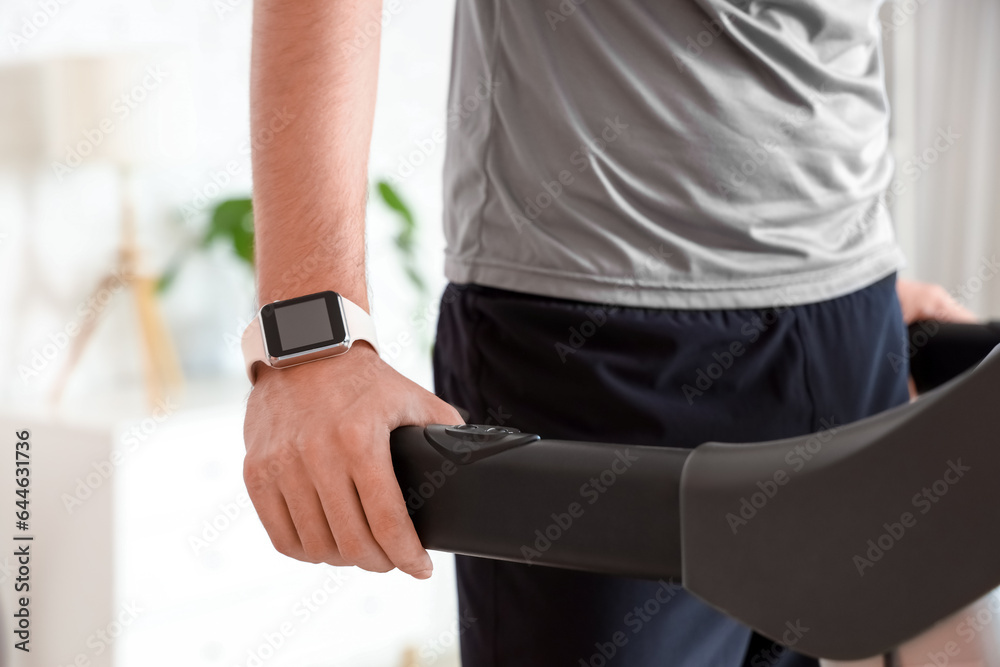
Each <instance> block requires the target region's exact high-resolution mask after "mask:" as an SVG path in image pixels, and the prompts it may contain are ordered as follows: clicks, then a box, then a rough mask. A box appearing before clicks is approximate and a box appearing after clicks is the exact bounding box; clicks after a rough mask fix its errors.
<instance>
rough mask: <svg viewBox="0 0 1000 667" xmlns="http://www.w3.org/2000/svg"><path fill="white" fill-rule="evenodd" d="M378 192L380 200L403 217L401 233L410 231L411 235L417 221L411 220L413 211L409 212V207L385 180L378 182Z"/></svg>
mask: <svg viewBox="0 0 1000 667" xmlns="http://www.w3.org/2000/svg"><path fill="white" fill-rule="evenodd" d="M378 193H379V195H380V196H381V197H382V201H384V202H385V203H386V206H388V207H389V208H391V209H392V210H393V211H396V212H397V213H399V216H400V217H401V218H402V219H403V222H404V231H403V234H406V233H410V234H411V235H412V233H413V230H414V229H416V227H417V223H416V222H415V221H414V220H413V213H411V212H410V207H409V206H407V205H406V204H404V203H403V200H402V198H400V196H399V194H398V193H397V192H396V190H395V189H394V188H393V187H392V186H391V185H389V183H388V182H387V181H379V182H378Z"/></svg>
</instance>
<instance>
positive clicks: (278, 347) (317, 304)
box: [260, 292, 347, 357]
mask: <svg viewBox="0 0 1000 667" xmlns="http://www.w3.org/2000/svg"><path fill="white" fill-rule="evenodd" d="M260 317H261V322H262V323H263V325H264V340H265V344H266V346H267V353H268V355H269V356H271V357H286V356H289V355H293V354H300V353H303V352H310V351H313V350H317V349H320V348H324V347H331V346H334V345H340V344H342V343H344V341H345V339H346V338H347V331H346V329H345V327H344V316H343V313H342V311H341V307H340V296H339V295H338V294H337V293H336V292H320V293H319V294H310V295H308V296H300V297H297V298H295V299H288V300H287V301H277V302H275V303H271V304H268V305H266V306H264V307H263V308H261V311H260Z"/></svg>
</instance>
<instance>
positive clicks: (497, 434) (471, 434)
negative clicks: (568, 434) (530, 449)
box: [424, 424, 541, 464]
mask: <svg viewBox="0 0 1000 667" xmlns="http://www.w3.org/2000/svg"><path fill="white" fill-rule="evenodd" d="M424 437H426V438H427V442H429V443H430V444H431V445H432V446H433V447H434V449H436V450H437V451H438V453H440V454H441V455H442V456H446V457H447V458H449V459H451V460H452V461H454V462H456V463H463V464H464V463H472V462H474V461H478V460H480V459H483V458H486V457H488V456H492V455H494V454H497V453H499V452H503V451H506V450H508V449H511V448H513V447H520V446H521V445H526V444H528V443H530V442H534V441H536V440H540V439H541V437H540V436H538V435H535V434H534V433H521V432H520V431H519V430H517V429H515V428H505V427H499V426H486V425H479V424H460V425H457V426H447V425H443V424H431V425H429V426H427V427H426V428H425V429H424Z"/></svg>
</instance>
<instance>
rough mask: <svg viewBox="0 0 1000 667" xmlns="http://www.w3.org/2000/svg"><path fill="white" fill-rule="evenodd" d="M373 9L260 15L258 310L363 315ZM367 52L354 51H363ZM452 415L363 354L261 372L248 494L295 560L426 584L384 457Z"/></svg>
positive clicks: (375, 2)
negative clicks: (314, 296) (308, 300)
mask: <svg viewBox="0 0 1000 667" xmlns="http://www.w3.org/2000/svg"><path fill="white" fill-rule="evenodd" d="M380 12H381V1H380V0H334V1H331V0H258V1H257V2H255V3H254V30H253V55H252V65H251V114H250V125H251V135H252V138H253V147H254V148H253V173H254V226H255V230H256V250H255V252H256V257H255V260H256V266H257V290H258V297H259V301H260V303H261V304H263V303H268V302H270V301H273V300H276V299H287V298H290V297H295V296H301V295H304V294H310V293H313V292H319V291H323V290H334V291H337V292H340V293H341V294H342V295H344V296H345V297H347V298H348V299H350V300H351V301H354V302H355V303H357V304H358V305H360V306H361V307H363V308H366V309H367V308H368V298H367V288H366V284H365V243H364V220H365V201H366V193H367V187H368V175H367V170H368V167H367V162H368V150H369V143H370V141H371V131H372V119H373V113H374V105H375V89H376V81H377V75H378V50H379V39H378V34H377V31H378V30H379V29H380V20H379V19H380ZM373 30H374V31H376V34H375V35H374V38H373V39H371V40H370V41H368V42H367V43H366V44H365V45H364V46H363V47H360V48H358V46H360V45H357V46H352V45H351V43H352V41H353V40H354V39H355V38H356V37H357V36H358V35H372V31H373ZM461 421H462V420H461V418H460V417H459V415H458V413H457V412H456V411H455V410H454V409H453V408H452V407H451V406H449V405H448V404H446V403H444V402H443V401H441V400H440V399H438V398H437V397H435V396H434V395H433V394H431V393H430V392H428V391H426V390H425V389H423V388H421V387H419V386H418V385H416V384H415V383H413V382H411V381H410V380H408V379H406V378H405V377H403V376H402V375H400V374H399V373H397V372H395V371H394V370H393V369H392V368H391V367H390V366H389V365H388V364H386V363H385V362H383V361H382V360H381V359H380V358H379V357H378V355H377V354H376V353H375V351H374V350H373V349H372V348H371V347H370V346H368V345H367V344H364V343H359V344H357V345H355V346H353V347H352V348H351V350H350V351H349V352H348V353H347V354H345V355H342V356H340V357H336V358H333V359H326V360H323V361H319V362H315V363H308V364H303V365H300V366H295V367H292V368H287V369H281V370H279V369H274V368H270V367H267V366H260V367H259V371H258V378H257V383H256V385H255V386H254V389H253V391H252V392H251V394H250V398H249V399H248V402H247V414H246V420H245V423H244V438H245V440H246V448H247V455H246V459H245V461H244V480H245V481H246V484H247V490H248V491H249V493H250V497H251V499H252V500H253V504H254V507H255V508H256V510H257V513H258V515H259V516H260V519H261V522H262V523H263V525H264V527H265V528H266V530H267V532H268V535H269V536H270V537H271V541H272V543H273V544H274V546H275V548H276V549H277V550H278V551H280V552H281V553H284V554H286V555H288V556H291V557H292V558H296V559H298V560H304V561H309V562H314V563H318V562H327V563H331V564H334V565H358V566H360V567H362V568H364V569H366V570H372V571H379V572H384V571H387V570H390V569H392V568H393V567H398V568H399V569H401V570H403V571H404V572H407V573H409V574H411V575H414V576H416V577H420V578H425V577H427V576H430V573H431V567H432V566H431V561H430V558H429V556H428V555H427V552H426V551H425V550H424V549H423V547H422V546H421V545H420V541H419V539H418V538H417V535H416V532H415V531H414V529H413V524H412V523H411V521H410V519H409V515H408V514H407V511H406V507H405V504H404V501H403V497H402V494H401V493H400V491H399V486H398V485H397V483H396V479H395V476H394V473H393V469H392V461H391V458H390V455H389V433H390V432H391V431H392V429H394V428H395V427H397V426H400V425H402V424H425V423H430V422H438V423H461Z"/></svg>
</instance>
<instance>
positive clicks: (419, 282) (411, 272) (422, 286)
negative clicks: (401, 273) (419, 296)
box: [404, 266, 427, 292]
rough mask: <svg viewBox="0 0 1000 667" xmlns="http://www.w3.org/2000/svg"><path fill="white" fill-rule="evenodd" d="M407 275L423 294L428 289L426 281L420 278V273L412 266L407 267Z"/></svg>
mask: <svg viewBox="0 0 1000 667" xmlns="http://www.w3.org/2000/svg"><path fill="white" fill-rule="evenodd" d="M404 270H405V271H406V275H408V276H409V277H410V281H411V282H412V283H413V284H414V285H416V286H417V289H419V290H420V291H421V292H423V291H424V290H426V289H427V285H426V283H424V279H423V278H422V277H421V276H420V273H419V272H418V271H417V270H416V269H415V268H414V267H412V266H407V267H406V268H405V269H404Z"/></svg>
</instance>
